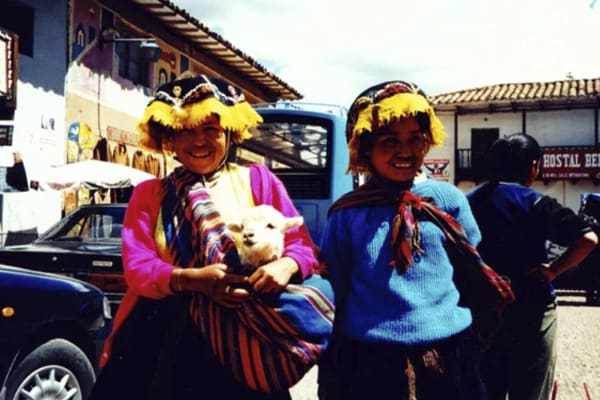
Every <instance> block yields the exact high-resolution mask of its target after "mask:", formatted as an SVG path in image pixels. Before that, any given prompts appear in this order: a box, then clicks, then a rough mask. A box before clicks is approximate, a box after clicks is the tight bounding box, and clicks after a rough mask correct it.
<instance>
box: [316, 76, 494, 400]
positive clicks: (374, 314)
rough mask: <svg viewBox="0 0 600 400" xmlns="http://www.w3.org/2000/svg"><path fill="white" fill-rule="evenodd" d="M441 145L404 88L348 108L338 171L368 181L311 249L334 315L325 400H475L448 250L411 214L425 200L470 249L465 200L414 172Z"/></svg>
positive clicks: (468, 341) (473, 366) (434, 126)
mask: <svg viewBox="0 0 600 400" xmlns="http://www.w3.org/2000/svg"><path fill="white" fill-rule="evenodd" d="M445 135H446V134H445V132H444V131H443V130H442V126H441V123H440V121H439V120H438V118H437V117H436V115H435V113H434V110H433V108H432V107H431V105H430V104H429V103H428V101H427V99H426V97H425V94H424V93H423V92H422V91H421V90H419V88H418V87H417V86H415V85H414V84H411V83H407V82H402V81H392V82H385V83H381V84H378V85H375V86H373V87H370V88H368V89H367V90H365V91H364V92H362V93H361V94H360V95H359V96H358V97H357V98H356V100H354V102H353V103H352V106H351V107H350V110H349V116H348V123H347V128H346V137H347V140H348V145H349V150H350V163H349V168H348V169H349V171H351V172H354V173H365V174H368V175H369V177H368V181H367V182H366V183H365V184H364V185H363V186H361V187H359V188H358V189H356V190H355V191H353V192H351V193H349V194H347V195H345V196H343V197H342V198H341V199H340V200H339V201H338V202H337V203H336V204H334V205H333V207H332V210H331V212H330V216H329V220H328V224H327V227H326V230H325V233H324V237H323V240H322V243H321V257H322V259H323V261H324V262H325V264H326V269H327V271H328V274H329V277H330V279H331V282H332V286H333V288H334V292H335V299H336V310H337V312H336V318H335V322H334V339H333V340H332V346H331V347H330V351H328V353H327V357H326V359H325V360H324V361H322V362H321V363H320V368H319V373H320V377H319V396H320V398H321V399H323V400H328V399H360V398H374V399H382V400H385V399H402V398H415V396H416V398H418V399H419V400H423V399H436V400H437V399H442V398H446V399H480V398H483V396H484V389H483V387H482V384H481V380H480V377H479V371H478V355H477V350H476V346H475V341H474V335H473V332H472V329H471V324H472V318H471V313H470V311H469V309H467V308H465V307H461V306H459V305H458V302H459V292H458V290H457V288H456V286H455V284H454V282H453V278H452V276H453V266H452V264H451V262H450V258H449V255H448V253H447V252H446V245H447V244H448V239H447V237H446V236H445V234H444V233H443V231H442V230H441V229H440V227H439V226H438V225H436V224H435V223H434V222H432V221H430V220H428V219H426V218H422V216H421V214H420V213H418V212H417V211H418V208H419V207H420V202H421V201H422V200H423V199H422V198H427V199H428V201H429V202H433V203H434V204H435V205H436V206H437V207H438V208H440V209H442V210H443V211H445V212H446V213H448V214H449V215H451V216H452V217H454V218H455V219H456V220H457V221H458V222H459V223H460V224H461V225H462V227H463V229H464V231H465V232H466V234H467V236H468V238H469V239H470V240H471V242H472V243H474V244H476V243H478V242H479V239H480V235H479V230H478V228H477V225H476V223H475V220H474V218H473V215H472V213H471V210H470V208H469V204H468V202H467V199H466V197H465V196H464V194H463V193H462V192H461V191H460V190H458V189H457V188H456V187H454V186H453V185H451V184H449V183H445V182H439V181H436V180H433V179H428V177H427V176H426V175H425V174H424V173H423V170H422V167H423V159H424V157H425V155H426V154H427V152H428V151H429V149H430V148H431V146H436V145H440V144H441V143H442V140H443V138H444V137H445ZM417 196H418V197H417Z"/></svg>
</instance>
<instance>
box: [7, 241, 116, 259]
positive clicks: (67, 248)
mask: <svg viewBox="0 0 600 400" xmlns="http://www.w3.org/2000/svg"><path fill="white" fill-rule="evenodd" d="M15 252H16V253H32V252H33V253H73V252H75V253H96V254H103V255H112V256H118V257H121V242H120V241H114V242H109V241H102V242H96V241H73V242H66V241H65V242H61V241H36V242H33V243H29V244H23V245H17V246H5V247H1V248H0V254H1V253H15ZM0 262H1V261H0Z"/></svg>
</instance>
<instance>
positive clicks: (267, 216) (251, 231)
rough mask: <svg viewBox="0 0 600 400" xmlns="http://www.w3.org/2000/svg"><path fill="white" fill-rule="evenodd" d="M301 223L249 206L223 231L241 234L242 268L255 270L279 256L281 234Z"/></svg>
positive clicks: (269, 209)
mask: <svg viewBox="0 0 600 400" xmlns="http://www.w3.org/2000/svg"><path fill="white" fill-rule="evenodd" d="M303 223H304V218H302V217H284V216H283V215H282V214H281V213H280V212H279V211H278V210H276V209H275V208H273V207H271V206H269V205H264V204H263V205H259V206H256V207H252V208H251V209H249V210H248V212H247V213H245V215H244V216H243V217H242V219H241V221H240V222H239V223H229V224H227V228H229V230H231V231H232V232H236V233H239V234H241V239H242V248H241V249H239V250H240V251H239V253H240V259H241V262H242V265H243V266H244V267H246V268H252V269H256V268H258V267H259V266H261V265H263V264H266V263H268V262H270V261H273V260H276V259H278V258H279V257H281V255H282V253H283V241H284V235H285V232H287V231H288V230H290V229H292V228H295V227H297V226H300V225H302V224H303Z"/></svg>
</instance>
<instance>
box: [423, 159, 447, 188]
mask: <svg viewBox="0 0 600 400" xmlns="http://www.w3.org/2000/svg"><path fill="white" fill-rule="evenodd" d="M449 164H450V160H448V159H433V160H425V161H424V162H423V165H424V167H425V170H426V171H425V172H426V173H427V174H428V175H430V176H431V177H432V178H433V179H436V180H438V181H444V182H448V179H449V177H450V172H449V171H448V165H449Z"/></svg>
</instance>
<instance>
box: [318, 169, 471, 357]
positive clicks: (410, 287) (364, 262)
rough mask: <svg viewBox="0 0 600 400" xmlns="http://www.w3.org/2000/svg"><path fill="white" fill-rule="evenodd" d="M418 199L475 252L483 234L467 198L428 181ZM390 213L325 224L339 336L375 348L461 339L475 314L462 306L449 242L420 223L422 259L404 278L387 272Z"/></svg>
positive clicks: (353, 212) (368, 210)
mask: <svg viewBox="0 0 600 400" xmlns="http://www.w3.org/2000/svg"><path fill="white" fill-rule="evenodd" d="M410 190H411V191H412V192H413V193H415V194H417V195H420V196H424V197H430V198H433V199H434V201H435V204H436V205H437V206H438V207H439V208H441V209H442V210H444V211H446V212H447V213H449V214H450V215H452V216H453V217H454V218H456V219H457V220H458V222H460V223H461V224H462V226H463V228H464V230H465V232H466V233H467V236H468V237H469V239H470V240H471V242H472V243H473V244H474V245H477V244H478V243H479V241H480V238H481V237H480V233H479V229H478V227H477V224H476V222H475V219H474V218H473V214H472V213H471V209H470V208H469V204H468V202H467V199H466V197H465V196H464V194H463V193H462V192H461V191H460V190H458V189H457V188H456V187H455V186H453V185H451V184H449V183H445V182H439V181H435V180H432V179H427V180H425V181H421V182H419V183H416V184H413V186H412V187H411V189H410ZM395 214H396V211H395V209H394V208H393V207H386V206H381V207H380V206H377V207H356V208H345V209H340V210H337V211H334V212H333V213H332V214H331V216H330V218H329V221H328V224H327V227H326V229H325V233H324V236H323V241H322V243H321V257H322V259H323V261H325V262H326V264H327V268H328V272H329V274H330V279H331V283H332V286H333V289H334V291H335V298H336V308H337V310H336V320H335V325H336V329H337V332H340V333H342V334H344V335H346V336H349V337H352V338H355V339H360V340H366V341H373V342H388V343H402V344H408V345H414V344H422V343H427V342H432V341H437V340H441V339H444V338H447V337H450V336H452V335H454V334H456V333H459V332H461V331H462V330H464V329H465V328H467V327H468V326H469V325H470V324H471V321H472V320H471V313H470V311H469V310H468V309H467V308H463V307H459V306H458V305H457V303H458V297H459V294H458V291H457V290H456V287H455V286H454V284H453V282H452V273H453V267H452V265H451V264H450V260H449V259H448V256H447V254H446V251H445V250H444V244H445V243H446V241H447V239H446V237H445V235H444V233H443V232H442V231H441V230H440V229H439V228H438V227H437V226H436V225H435V224H434V223H432V222H429V221H419V230H420V234H421V246H422V248H423V250H424V254H423V255H422V256H415V262H414V264H413V266H412V267H411V268H410V269H409V270H408V271H407V272H406V273H404V274H402V275H400V274H398V272H396V270H395V269H394V268H393V267H391V266H390V265H389V262H390V260H391V259H392V252H391V246H390V235H391V231H390V229H391V226H392V221H393V218H394V216H395Z"/></svg>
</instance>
